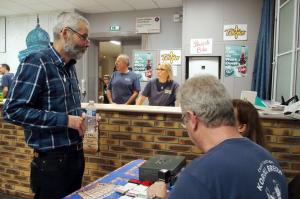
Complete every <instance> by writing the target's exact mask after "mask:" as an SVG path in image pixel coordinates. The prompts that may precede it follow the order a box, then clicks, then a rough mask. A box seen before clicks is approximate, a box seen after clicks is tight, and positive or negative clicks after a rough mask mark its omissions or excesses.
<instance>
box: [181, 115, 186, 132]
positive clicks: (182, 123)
mask: <svg viewBox="0 0 300 199" xmlns="http://www.w3.org/2000/svg"><path fill="white" fill-rule="evenodd" d="M181 127H182V128H184V129H186V114H184V115H182V116H181Z"/></svg>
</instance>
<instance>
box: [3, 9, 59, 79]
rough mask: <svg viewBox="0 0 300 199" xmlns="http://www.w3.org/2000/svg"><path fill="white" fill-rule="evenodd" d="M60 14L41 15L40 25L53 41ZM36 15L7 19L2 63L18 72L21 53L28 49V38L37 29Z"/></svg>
mask: <svg viewBox="0 0 300 199" xmlns="http://www.w3.org/2000/svg"><path fill="white" fill-rule="evenodd" d="M58 14H59V13H58V12H53V13H48V14H40V15H39V18H40V25H41V28H43V29H44V30H45V31H47V32H48V34H49V36H50V40H51V41H52V40H53V34H52V27H53V25H54V24H55V22H56V17H57V15H58ZM36 24H37V20H36V15H23V16H9V17H7V18H6V52H5V53H0V63H7V64H8V65H9V66H10V68H11V71H12V72H13V73H15V72H16V70H17V68H18V65H19V59H18V54H19V51H21V50H24V49H26V36H27V34H28V33H29V32H30V31H31V30H33V29H34V28H35V27H36Z"/></svg>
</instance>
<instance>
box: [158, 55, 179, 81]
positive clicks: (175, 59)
mask: <svg viewBox="0 0 300 199" xmlns="http://www.w3.org/2000/svg"><path fill="white" fill-rule="evenodd" d="M160 63H169V64H171V65H172V71H173V76H174V77H176V76H177V66H178V65H181V50H161V51H160Z"/></svg>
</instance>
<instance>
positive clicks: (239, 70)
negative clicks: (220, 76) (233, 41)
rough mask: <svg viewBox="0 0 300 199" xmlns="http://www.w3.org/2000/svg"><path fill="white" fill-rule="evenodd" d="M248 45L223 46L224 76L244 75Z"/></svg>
mask: <svg viewBox="0 0 300 199" xmlns="http://www.w3.org/2000/svg"><path fill="white" fill-rule="evenodd" d="M247 67H248V46H238V45H227V46H225V73H224V74H225V77H246V76H247Z"/></svg>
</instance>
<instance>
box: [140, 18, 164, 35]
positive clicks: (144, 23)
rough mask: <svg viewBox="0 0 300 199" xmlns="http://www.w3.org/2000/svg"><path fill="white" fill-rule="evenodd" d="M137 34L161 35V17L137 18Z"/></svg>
mask: <svg viewBox="0 0 300 199" xmlns="http://www.w3.org/2000/svg"><path fill="white" fill-rule="evenodd" d="M135 27H136V32H137V33H160V17H137V18H136V23H135Z"/></svg>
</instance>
